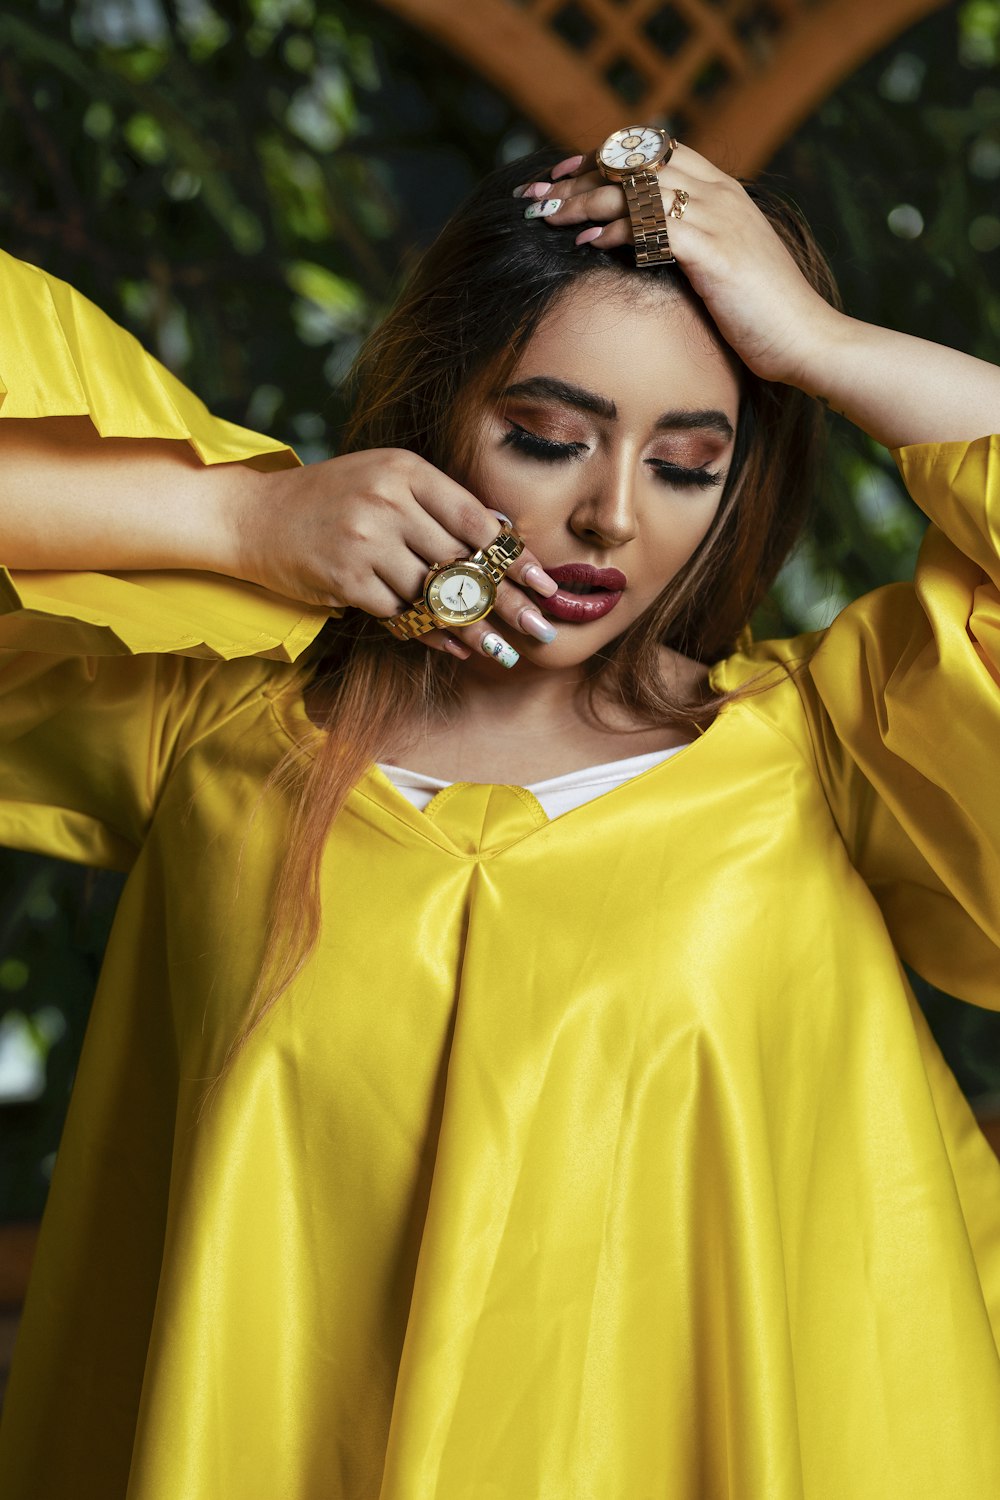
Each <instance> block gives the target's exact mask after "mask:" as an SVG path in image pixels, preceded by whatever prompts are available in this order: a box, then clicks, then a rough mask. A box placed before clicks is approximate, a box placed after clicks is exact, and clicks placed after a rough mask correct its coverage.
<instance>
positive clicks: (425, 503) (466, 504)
mask: <svg viewBox="0 0 1000 1500" xmlns="http://www.w3.org/2000/svg"><path fill="white" fill-rule="evenodd" d="M425 470H426V472H425V471H424V470H422V471H421V474H420V475H419V476H418V478H417V479H416V481H415V482H414V486H413V494H414V497H415V499H416V500H417V501H418V502H419V503H420V505H421V506H422V507H423V508H424V510H426V511H427V512H428V513H429V514H430V515H432V516H433V517H434V518H435V520H437V521H439V522H440V524H441V525H442V526H443V527H444V528H445V530H446V531H447V532H449V533H450V534H451V535H452V536H453V537H455V538H457V539H458V541H459V543H461V544H464V546H466V547H468V548H469V550H470V551H472V552H476V551H478V550H479V549H480V548H481V547H488V546H489V545H490V543H491V542H495V541H496V539H497V537H498V536H499V535H500V531H501V530H502V523H500V522H499V521H498V519H497V516H496V515H495V514H494V513H493V512H492V511H490V510H489V509H488V508H487V507H486V506H485V505H483V504H482V502H481V501H479V500H477V499H476V497H475V496H474V495H472V494H470V493H469V491H468V490H467V489H464V488H463V487H462V486H461V485H460V484H458V483H457V482H456V481H455V480H453V479H450V478H449V477H448V475H446V474H442V473H441V471H440V470H439V469H435V468H433V466H432V465H430V464H427V465H426V466H425ZM459 555H468V554H467V553H465V552H464V551H463V548H462V546H460V547H459V550H458V552H456V553H452V554H451V555H450V556H449V557H445V558H441V559H440V561H442V562H450V561H451V560H452V557H455V556H459ZM425 572H426V569H425ZM506 576H507V577H508V578H512V579H514V580H515V581H516V582H518V583H520V584H522V585H524V586H526V587H527V588H530V589H534V590H535V591H536V592H537V593H539V594H543V595H545V596H548V595H550V594H554V593H555V591H556V589H557V588H558V587H559V585H558V584H557V583H556V581H555V579H554V578H550V577H549V575H548V574H547V573H546V572H545V570H544V568H543V567H542V565H541V563H540V562H539V560H538V558H537V557H536V556H535V554H534V553H533V552H532V551H531V550H530V549H529V548H527V547H525V548H524V550H523V551H522V552H521V553H520V554H519V556H518V557H517V558H516V559H515V560H514V562H513V563H512V564H511V566H510V568H509V569H508V570H507V575H506Z"/></svg>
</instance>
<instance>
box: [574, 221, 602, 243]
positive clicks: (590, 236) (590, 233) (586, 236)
mask: <svg viewBox="0 0 1000 1500" xmlns="http://www.w3.org/2000/svg"><path fill="white" fill-rule="evenodd" d="M603 233H604V226H603V224H595V225H594V226H593V228H592V229H585V230H584V231H583V233H582V234H578V235H577V237H576V239H575V240H574V241H573V243H574V244H575V245H589V244H590V243H591V241H592V240H596V239H597V238H598V236H599V235H602V234H603Z"/></svg>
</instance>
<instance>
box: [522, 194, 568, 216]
mask: <svg viewBox="0 0 1000 1500" xmlns="http://www.w3.org/2000/svg"><path fill="white" fill-rule="evenodd" d="M560 208H562V199H561V198H546V200H545V202H544V203H532V204H531V206H530V207H529V208H526V209H525V210H524V217H525V218H526V219H547V218H548V217H549V215H550V214H554V213H556V212H557V211H558V210H559V209H560Z"/></svg>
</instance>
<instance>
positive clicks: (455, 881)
mask: <svg viewBox="0 0 1000 1500" xmlns="http://www.w3.org/2000/svg"><path fill="white" fill-rule="evenodd" d="M0 272H2V274H0V303H2V308H0V378H2V380H3V382H4V384H5V386H6V398H5V400H4V404H3V408H2V411H3V413H5V414H7V415H14V416H32V415H37V416H45V415H47V414H53V413H68V412H71V413H76V414H84V413H87V414H89V415H90V416H91V417H92V419H93V421H94V423H95V425H96V427H97V429H98V431H99V432H100V433H101V434H103V435H106V436H108V435H114V434H119V435H133V436H142V435H144V434H145V435H156V436H172V437H175V438H177V439H178V441H188V442H190V443H191V444H192V445H193V446H194V448H195V450H196V451H197V452H198V453H199V454H200V456H201V457H202V459H203V460H204V461H205V462H206V463H215V462H221V461H226V460H234V459H243V460H247V461H250V460H252V461H255V462H268V463H287V462H293V461H294V460H293V459H292V457H291V456H290V455H288V453H287V451H286V450H282V449H281V448H280V445H276V444H274V443H272V442H270V441H269V440H267V439H265V438H261V437H259V436H257V435H256V434H252V433H247V432H244V431H241V430H240V429H237V428H233V427H232V426H229V425H227V424H224V423H221V422H218V421H216V420H215V419H213V418H212V417H211V416H209V414H208V413H207V412H206V411H205V409H204V408H203V407H202V406H201V405H200V403H198V402H197V401H196V400H195V399H194V398H193V397H192V396H191V395H190V394H189V393H188V392H186V391H185V390H184V388H183V387H181V386H179V385H178V383H177V382H176V381H175V380H173V379H172V378H171V377H169V376H168V375H167V374H166V372H165V371H163V370H162V369H160V368H159V367H158V366H157V365H156V364H155V362H154V361H153V360H151V359H150V358H149V357H148V356H147V355H146V354H145V353H143V352H142V351H141V349H140V348H139V346H138V345H137V344H136V343H135V341H134V340H132V339H131V338H130V336H128V335H127V334H125V333H123V332H122V331H121V330H120V329H118V328H117V327H116V326H115V325H114V324H113V323H111V322H110V321H109V320H107V319H106V318H104V317H103V316H102V315H101V314H99V313H98V312H97V311H96V310H95V309H94V308H93V307H91V306H90V305H89V304H87V303H85V302H84V300H83V299H82V298H80V297H79V296H78V295H76V294H75V293H73V292H72V291H71V290H70V289H68V288H67V287H65V286H64V285H62V284H60V283H58V282H56V281H55V280H54V279H53V278H51V277H48V276H45V275H43V274H42V273H40V272H38V271H36V270H34V269H31V268H28V267H24V266H20V265H18V264H16V263H13V262H11V261H10V260H9V258H7V259H5V260H4V261H3V264H2V267H0ZM0 432H2V429H0ZM898 461H899V464H900V468H901V470H902V473H903V475H904V477H905V479H906V482H907V483H908V485H909V486H910V489H911V491H912V493H913V494H914V496H915V497H916V498H917V500H918V501H919V503H920V504H921V506H923V507H924V509H925V510H926V511H927V512H928V514H929V515H930V517H931V520H932V525H931V528H930V530H929V532H928V535H927V540H926V543H925V545H924V547H923V550H922V553H921V557H920V564H919V570H918V575H917V578H916V581H915V583H914V584H913V585H912V586H911V585H893V586H890V587H887V588H884V589H880V590H878V591H876V592H875V593H873V594H871V595H869V596H868V597H866V598H864V599H861V600H859V601H858V602H857V603H855V604H853V605H851V606H850V607H849V608H847V609H845V610H844V611H843V613H842V614H841V615H840V617H839V618H838V619H837V621H836V622H835V623H834V624H833V625H832V626H831V627H830V628H829V629H828V630H827V631H826V632H825V633H824V635H823V639H822V641H821V643H820V645H819V649H818V651H817V653H816V655H815V656H814V657H813V659H812V662H811V664H810V665H809V666H808V667H807V668H806V669H805V670H801V671H799V672H797V673H789V672H786V671H785V670H784V667H783V664H785V663H788V662H792V661H795V660H797V659H799V658H801V657H802V655H803V654H804V649H805V647H806V646H808V645H809V644H812V640H811V639H810V640H808V641H806V640H798V641H790V642H788V641H770V642H764V643H762V644H758V645H756V646H753V647H750V648H749V649H748V650H747V651H746V652H745V653H742V654H738V655H735V656H733V657H731V658H730V659H728V660H727V661H725V662H723V663H721V664H720V665H718V666H717V667H716V668H714V670H713V678H714V681H715V682H716V684H717V685H719V686H723V687H730V686H732V685H734V684H736V683H739V682H740V681H742V680H744V679H746V678H747V677H748V676H751V675H754V674H757V673H759V672H760V671H761V669H762V668H764V667H767V666H769V665H771V664H777V665H778V670H777V671H776V672H775V684H774V686H773V687H771V688H769V689H768V690H767V691H766V692H763V693H761V694H759V695H757V696H755V697H752V698H750V699H747V700H746V701H744V702H741V703H738V704H734V705H732V706H731V707H729V708H727V709H725V710H724V711H723V713H722V714H721V715H720V716H719V718H718V719H717V720H716V722H715V723H714V724H713V725H712V727H711V728H710V729H709V730H708V731H707V732H706V733H705V734H704V735H703V737H702V738H701V739H700V740H699V741H698V742H697V743H695V744H693V745H691V746H690V747H688V748H687V749H685V750H683V751H681V752H680V753H679V754H677V755H675V756H672V757H670V758H669V759H668V760H666V761H664V762H662V763H661V764H659V765H657V766H654V767H653V768H652V769H650V770H647V771H646V772H645V773H644V774H642V775H640V776H638V777H636V778H635V779H634V780H632V781H629V782H626V783H625V784H623V785H620V786H618V787H616V788H614V789H613V790H611V791H609V792H607V793H606V794H604V795H603V796H599V797H597V798H596V799H595V800H594V801H591V802H588V803H586V804H584V805H583V806H581V807H577V808H575V809H574V810H572V811H571V812H568V813H565V814H563V815H562V816H560V817H558V818H555V819H554V820H551V821H550V820H548V819H547V818H546V815H545V813H544V812H543V810H542V809H541V807H540V806H539V805H538V803H537V802H536V801H535V799H534V798H533V797H532V796H531V795H530V793H528V792H526V791H525V790H524V789H521V788H517V787H508V786H482V785H475V784H468V783H462V784H459V785H457V786H455V787H452V788H448V789H447V790H444V791H442V792H441V793H440V794H439V795H438V796H436V797H435V798H434V800H433V802H432V803H431V804H430V806H429V807H428V809H427V811H426V812H419V811H417V810H416V809H415V808H414V807H413V806H412V805H411V804H410V803H409V802H408V801H407V800H406V799H405V797H404V796H403V795H402V794H401V793H400V792H399V791H398V790H397V789H396V788H394V787H393V786H392V785H391V784H390V782H389V781H388V780H387V779H386V778H385V777H384V776H383V775H382V774H381V773H380V772H379V771H378V770H377V769H376V768H374V767H373V768H372V769H371V770H370V771H369V772H368V773H367V774H366V775H365V776H364V777H363V778H362V779H361V781H360V782H359V784H358V785H357V787H356V789H355V790H354V792H353V793H352V794H351V797H350V800H349V802H348V804H347V806H346V808H345V810H344V812H343V814H342V816H341V817H340V818H339V820H338V822H337V824H336V825H335V827H334V829H333V832H332V835H331V838H330V842H329V849H328V854H327V857H326V862H325V866H324V871H323V909H324V925H323V933H322V938H321V942H320V945H319V948H318V951H317V952H316V954H315V956H314V958H313V959H312V961H311V962H310V964H309V966H308V968H307V970H306V972H305V973H304V974H303V975H302V977H301V979H300V980H299V982H297V983H296V985H295V987H294V989H293V990H292V991H291V992H290V993H288V994H287V995H286V996H285V998H284V999H283V1000H282V1001H281V1003H280V1005H279V1007H278V1009H277V1010H276V1011H275V1013H274V1015H273V1018H272V1020H271V1021H270V1022H269V1023H268V1024H267V1026H266V1027H265V1028H263V1029H262V1031H261V1032H260V1033H258V1035H257V1037H256V1038H255V1040H254V1042H253V1044H252V1045H251V1047H250V1048H249V1049H248V1050H247V1051H246V1052H245V1053H244V1055H243V1056H242V1058H241V1060H240V1061H239V1063H238V1064H237V1067H236V1069H235V1071H234V1072H233V1073H232V1075H231V1076H230V1079H229V1082H228V1084H227V1085H226V1087H225V1089H224V1090H223V1092H222V1093H221V1095H220V1096H219V1098H218V1100H217V1102H216V1105H215V1107H214V1109H213V1110H211V1111H210V1112H209V1113H207V1114H206V1115H204V1116H203V1117H202V1118H201V1119H200V1120H199V1119H198V1104H199V1102H200V1099H201V1092H202V1088H203V1086H204V1082H205V1080H206V1079H207V1078H209V1077H210V1076H211V1075H212V1074H213V1073H214V1071H215V1069H216V1068H217V1067H218V1065H219V1063H220V1061H221V1059H222V1056H223V1053H224V1051H225V1048H226V1045H227V1042H228V1040H229V1038H230V1037H231V1035H232V1033H233V1031H234V1029H235V1028H236V1027H237V1026H238V1025H239V1023H240V1020H241V1017H242V1015H243V1013H244V1008H245V1005H246V1001H247V996H248V993H249V991H250V989H251V986H252V983H253V980H254V977H255V973H256V968H257V964H258V961H259V957H260V951H261V933H262V930H263V927H264V922H265V917H266V914H267V911H268V907H269V903H270V900H271V892H272V882H273V879H274V873H275V868H276V864H277V861H278V859H279V856H280V854H281V852H282V847H283V843H284V838H285V830H286V826H287V817H288V808H287V805H286V803H285V801H284V798H283V794H282V793H281V792H279V791H276V790H272V791H270V792H268V793H266V794H263V795H262V789H263V787H264V783H265V781H266V778H267V776H268V773H269V772H270V770H271V768H272V767H273V766H274V764H275V762H276V760H277V759H278V758H279V757H281V756H282V755H283V754H284V753H285V751H286V750H287V749H288V747H289V746H290V745H291V744H292V743H294V742H299V743H302V742H308V741H309V740H310V739H311V738H313V737H314V735H315V731H313V730H312V729H311V727H310V725H309V723H308V720H307V719H306V717H305V714H304V711H303V707H302V703H301V701H300V699H299V698H298V697H297V696H296V694H295V692H294V691H292V690H291V689H290V679H291V676H292V671H293V669H292V668H291V667H290V666H289V665H288V664H287V663H288V660H289V659H291V658H294V657H295V656H296V655H298V654H299V653H300V652H301V651H302V650H303V649H304V647H305V646H306V645H307V643H308V642H309V640H310V639H311V638H312V637H313V636H314V635H315V633H316V631H317V630H318V628H319V626H320V624H321V622H322V618H323V616H322V613H321V612H319V611H309V610H304V609H302V608H301V607H299V606H295V605H290V604H288V603H287V602H286V601H282V600H279V599H275V598H273V597H269V596H267V595H265V594H264V593H262V592H261V591H260V590H257V589H254V588H252V587H250V586H249V585H241V584H238V583H234V582H229V581H226V580H222V579H218V578H212V577H209V576H207V575H206V576H196V575H190V576H183V577H182V576H176V575H174V576H171V575H143V574H135V575H119V576H115V577H112V576H102V575H96V574H69V575H58V574H51V573H50V574H22V575H20V576H17V575H11V576H10V577H9V578H8V579H7V581H6V583H5V593H4V595H3V601H4V605H5V608H6V611H7V613H6V615H5V616H4V618H3V620H2V622H0V627H2V630H3V634H2V637H0V639H2V643H3V645H4V646H5V647H7V648H8V649H7V650H6V651H5V652H4V653H3V655H2V656H0V663H2V665H0V695H2V697H0V701H2V709H0V744H2V753H0V836H2V837H3V838H4V839H6V840H7V841H8V842H10V843H11V844H15V845H17V846H19V847H22V848H27V849H37V850H44V851H48V852H51V853H55V854H60V855H65V856H68V857H69V858H71V859H75V860H81V861H86V862H88V863H92V864H95V865H105V866H112V867H114V868H117V869H121V870H127V871H128V872H129V873H128V880H127V884H126V886H125V891H124V895H123V897H122V901H121V905H120V909H119V911H118V915H117V920H116V922H115V927H114V933H113V936H112V939H111V944H110V947H109V950H108V954H107V959H106V962H105V966H104V973H103V977H102V980H101V984H100V989H99V993H98V995H97V998H96V1000H95V1004H94V1009H93V1015H92V1018H91V1021H90V1025H89V1029H88V1033H87V1037H86V1042H85V1046H84V1051H83V1056H82V1060H81V1063H80V1068H79V1073H78V1077H77V1081H76V1086H75V1089H74V1094H73V1099H72V1103H71V1106H70V1111H69V1117H68V1120H67V1123H66V1128H65V1134H64V1137H63V1141H62V1144H61V1146H60V1149H59V1153H58V1160H57V1162H56V1166H55V1172H54V1177H53V1181H52V1188H51V1195H50V1199H49V1204H48V1207H47V1210H46V1213H45V1218H44V1223H43V1225H42V1230H41V1237H40V1244H39V1249H38V1257H37V1263H36V1269H35V1272H34V1276H33V1279H32V1284H31V1288H30V1292H29V1297H28V1303H27V1307H26V1310H25V1315H24V1321H23V1325H22V1329H21V1333H20V1337H19V1340H18V1345H17V1348H16V1351H15V1356H14V1366H13V1373H12V1380H11V1385H10V1390H9V1396H8V1400H7V1409H6V1413H5V1418H4V1423H3V1428H2V1439H0V1494H2V1495H3V1497H4V1500H988V1497H993V1496H996V1495H1000V1353H998V1336H1000V1164H998V1163H997V1161H996V1159H995V1158H994V1156H993V1154H992V1153H991V1151H990V1150H989V1148H988V1146H987V1144H986V1142H985V1140H984V1138H983V1137H982V1135H981V1133H980V1132H979V1130H978V1128H977V1126H976V1123H975V1120H974V1118H973V1116H972V1113H971V1111H970V1110H969V1108H968V1105H967V1104H966V1102H965V1100H964V1099H963V1097H962V1095H961V1093H960V1091H959V1089H958V1087H957V1085H956V1082H955V1079H954V1077H953V1075H952V1074H951V1072H950V1071H949V1069H948V1068H947V1066H946V1065H945V1063H944V1061H943V1059H942V1057H941V1055H940V1052H939V1051H938V1048H937V1046H936V1044H935V1042H934V1041H933V1039H932V1037H931V1035H930V1033H929V1032H928V1029H927V1026H926V1024H925V1022H924V1020H923V1017H922V1013H921V1011H920V1009H919V1007H918V1005H917V1003H916V1001H915V1000H914V997H913V995H912V993H911V990H910V988H909V987H908V984H907V981H906V978H905V974H904V971H903V968H902V960H906V961H907V962H908V963H910V964H911V965H912V966H913V967H914V968H915V969H916V970H918V971H919V972H921V973H923V974H925V975H927V977H928V978H929V979H931V980H933V981H935V982H936V983H938V984H940V985H942V986H944V987H946V988H947V989H948V990H949V991H951V992H953V993H955V994H957V995H960V996H962V997H964V998H966V999H968V1000H970V1001H973V1002H975V1003H976V1004H979V1005H983V1006H991V1007H994V1008H995V1007H998V1006H1000V774H998V767H1000V759H998V750H1000V598H998V592H997V583H998V580H1000V563H998V559H997V553H996V538H997V536H998V534H1000V442H998V440H997V439H996V438H982V439H979V440H975V441H970V442H969V443H947V444H942V445H927V446H920V447H914V448H910V449H908V450H904V451H902V452H900V453H899V455H898Z"/></svg>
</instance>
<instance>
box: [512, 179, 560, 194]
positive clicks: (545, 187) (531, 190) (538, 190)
mask: <svg viewBox="0 0 1000 1500" xmlns="http://www.w3.org/2000/svg"><path fill="white" fill-rule="evenodd" d="M551 187H552V184H551V182H526V183H525V184H524V187H523V188H522V189H521V191H520V192H519V193H516V194H515V196H516V197H518V198H545V197H547V195H548V193H549V191H550V189H551Z"/></svg>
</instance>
